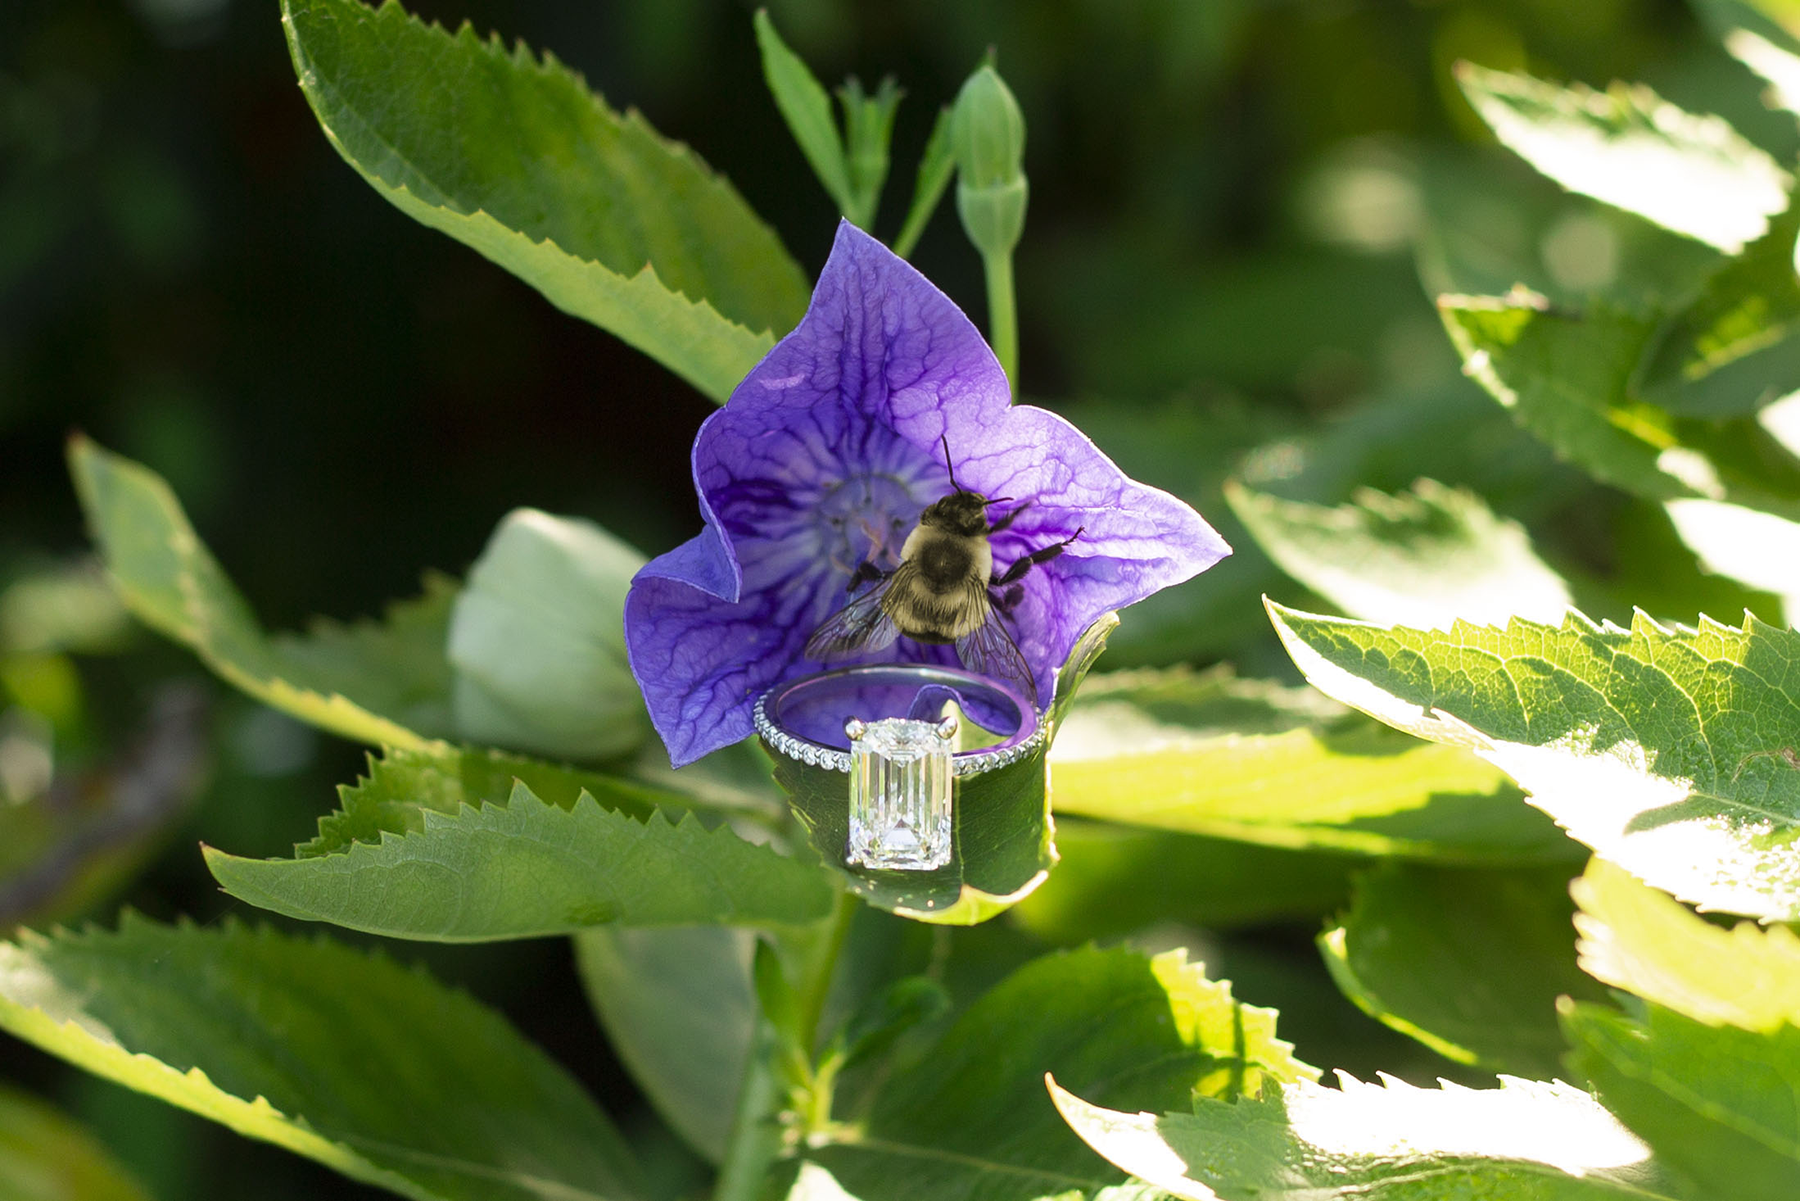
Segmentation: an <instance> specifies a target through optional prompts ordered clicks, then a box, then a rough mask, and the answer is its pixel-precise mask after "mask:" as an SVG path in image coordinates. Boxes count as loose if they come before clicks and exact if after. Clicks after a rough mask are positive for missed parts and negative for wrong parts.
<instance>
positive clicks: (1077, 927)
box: [1012, 817, 1368, 946]
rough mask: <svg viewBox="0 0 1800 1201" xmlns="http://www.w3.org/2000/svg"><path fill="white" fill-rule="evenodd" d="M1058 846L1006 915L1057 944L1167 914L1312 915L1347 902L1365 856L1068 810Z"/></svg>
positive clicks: (1185, 918)
mask: <svg viewBox="0 0 1800 1201" xmlns="http://www.w3.org/2000/svg"><path fill="white" fill-rule="evenodd" d="M1056 851H1057V855H1058V861H1057V864H1056V870H1055V871H1053V872H1051V873H1050V878H1049V879H1048V880H1046V881H1044V884H1043V887H1041V888H1039V889H1038V890H1037V891H1036V892H1034V893H1032V894H1031V895H1030V896H1028V897H1026V898H1025V899H1024V900H1023V901H1021V902H1019V904H1018V907H1017V908H1015V909H1014V910H1013V911H1012V920H1013V922H1014V923H1016V924H1018V925H1020V926H1023V927H1024V928H1025V929H1026V930H1028V931H1030V932H1031V934H1032V935H1033V936H1034V937H1036V938H1039V939H1041V940H1043V941H1044V942H1048V943H1052V944H1056V945H1061V946H1074V945H1078V944H1080V943H1084V942H1089V941H1092V940H1095V939H1101V940H1105V939H1116V938H1120V937H1123V936H1125V935H1128V934H1133V933H1136V932H1138V931H1140V930H1143V929H1146V928H1148V927H1150V926H1155V925H1158V924H1161V923H1166V922H1181V923H1183V924H1185V925H1190V926H1197V927H1201V928H1204V929H1212V930H1223V929H1231V928H1233V927H1237V926H1253V925H1260V924H1264V923H1267V922H1272V921H1282V920H1288V919H1294V918H1300V919H1312V920H1314V921H1317V920H1318V919H1319V918H1322V917H1324V916H1325V915H1326V914H1328V913H1331V912H1332V911H1333V910H1335V909H1337V908H1338V907H1340V906H1341V905H1343V904H1344V903H1346V902H1347V901H1348V900H1349V897H1350V875H1351V873H1352V872H1353V871H1354V870H1355V869H1357V868H1358V867H1361V866H1364V865H1365V864H1366V863H1367V862H1368V861H1367V860H1366V859H1365V858H1363V857H1362V856H1360V855H1344V854H1332V853H1326V852H1317V851H1290V850H1283V849H1281V848H1279V847H1266V846H1257V845H1256V844H1254V843H1248V842H1228V841H1226V840H1224V839H1218V838H1202V837H1199V836H1197V835H1193V834H1171V833H1168V832H1167V831H1163V830H1145V829H1134V828H1131V827H1127V826H1115V825H1110V824H1102V823H1098V822H1087V821H1082V820H1081V819H1079V818H1069V817H1059V818H1058V819H1057V822H1056Z"/></svg>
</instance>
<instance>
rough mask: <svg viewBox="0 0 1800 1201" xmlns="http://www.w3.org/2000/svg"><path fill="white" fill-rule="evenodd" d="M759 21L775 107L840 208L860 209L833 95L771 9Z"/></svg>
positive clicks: (758, 37) (758, 34) (765, 73)
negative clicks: (790, 44)
mask: <svg viewBox="0 0 1800 1201" xmlns="http://www.w3.org/2000/svg"><path fill="white" fill-rule="evenodd" d="M755 23H756V45H757V48H758V49H760V50H761V51H762V68H763V79H764V80H766V81H767V82H768V85H769V94H770V95H772V96H773V97H775V107H776V108H777V109H779V110H780V111H781V118H782V120H784V121H786V122H787V127H788V130H789V132H791V133H792V134H793V135H794V141H795V142H797V143H798V144H799V146H800V153H802V154H804V155H805V156H806V161H807V162H808V163H810V164H811V165H812V169H813V174H815V175H817V176H818V177H819V182H820V183H822V184H824V185H825V191H826V194H827V195H829V196H830V197H831V199H832V200H833V201H834V202H835V203H836V204H837V206H838V212H840V213H843V214H844V215H845V216H850V214H852V213H854V212H856V211H857V204H856V198H855V196H854V194H853V193H852V191H851V187H850V165H849V163H848V162H847V161H846V160H845V158H844V143H843V139H842V138H841V137H840V136H839V135H838V127H837V121H836V119H835V118H833V117H832V115H831V97H830V96H828V95H827V94H826V92H825V88H824V85H822V84H820V82H819V80H818V77H817V76H815V75H814V74H813V73H812V69H811V68H810V67H808V66H807V65H806V62H805V60H803V59H802V58H801V57H800V56H799V55H798V54H795V53H794V52H793V51H792V50H790V49H788V45H787V43H786V42H784V41H782V40H781V35H780V34H779V33H777V32H776V31H775V22H773V21H771V20H770V19H769V10H768V9H766V8H759V9H757V10H756V17H755ZM856 224H858V225H862V224H865V223H864V222H860V221H859V222H856Z"/></svg>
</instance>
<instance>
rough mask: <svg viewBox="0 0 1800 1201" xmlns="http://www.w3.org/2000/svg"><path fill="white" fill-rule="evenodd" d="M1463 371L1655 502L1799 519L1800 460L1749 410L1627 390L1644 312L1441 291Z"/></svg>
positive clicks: (1592, 466)
mask: <svg viewBox="0 0 1800 1201" xmlns="http://www.w3.org/2000/svg"><path fill="white" fill-rule="evenodd" d="M1438 310H1439V312H1440V313H1441V315H1442V316H1443V318H1444V324H1445V326H1446V327H1447V328H1448V329H1449V331H1450V337H1451V340H1452V341H1454V342H1455V343H1456V347H1457V349H1458V350H1459V351H1460V352H1461V354H1462V356H1463V370H1464V371H1465V372H1467V373H1468V374H1469V375H1470V376H1472V377H1473V378H1474V379H1475V380H1476V381H1477V382H1479V383H1480V384H1481V385H1482V387H1484V388H1486V389H1487V390H1488V391H1489V392H1490V393H1492V394H1493V396H1494V398H1495V399H1496V400H1498V401H1499V402H1500V403H1501V404H1502V405H1504V406H1505V407H1506V408H1507V409H1508V410H1510V411H1511V413H1512V415H1513V419H1514V420H1516V421H1517V422H1518V423H1519V424H1520V425H1521V426H1523V427H1524V428H1525V429H1527V430H1529V431H1530V432H1531V433H1533V434H1535V435H1536V436H1537V437H1539V438H1541V439H1543V441H1544V442H1546V443H1548V444H1549V445H1550V447H1551V448H1552V449H1554V450H1555V451H1556V452H1557V454H1559V455H1561V456H1562V457H1563V458H1565V459H1568V460H1569V461H1570V462H1572V463H1574V464H1576V465H1577V466H1579V467H1581V468H1583V469H1584V470H1586V471H1587V472H1589V473H1590V474H1592V475H1593V476H1594V477H1595V478H1597V479H1599V480H1601V481H1603V482H1605V483H1608V484H1612V485H1614V486H1615V487H1619V488H1623V489H1624V490H1625V491H1627V492H1634V493H1636V494H1638V495H1639V496H1643V497H1645V498H1647V499H1649V500H1654V501H1668V500H1674V499H1678V498H1682V497H1699V498H1703V499H1707V500H1718V501H1729V502H1731V503H1734V504H1742V505H1746V506H1748V507H1750V508H1756V509H1762V510H1765V511H1767V512H1773V513H1777V514H1780V515H1783V516H1787V517H1790V518H1792V517H1800V462H1797V461H1796V460H1795V458H1794V456H1793V455H1792V454H1790V453H1788V452H1787V451H1786V450H1785V449H1784V448H1783V447H1782V446H1781V444H1780V443H1779V442H1777V441H1776V440H1775V439H1774V438H1773V437H1772V436H1771V435H1770V434H1769V432H1768V431H1767V430H1765V429H1763V427H1762V426H1760V425H1759V424H1757V423H1756V422H1755V421H1754V420H1752V419H1750V418H1748V417H1744V418H1739V419H1738V420H1735V421H1728V422H1704V421H1697V420H1693V419H1683V418H1679V417H1674V416H1671V415H1670V414H1668V413H1666V412H1664V411H1663V410H1661V409H1658V408H1655V407H1654V406H1652V405H1648V404H1645V403H1643V402H1642V401H1640V400H1637V399H1635V398H1634V397H1633V395H1632V394H1631V392H1630V386H1631V380H1632V376H1633V374H1634V372H1635V371H1636V370H1637V364H1638V362H1639V361H1640V360H1641V359H1642V358H1643V357H1644V355H1645V354H1646V353H1647V349H1648V347H1649V345H1650V341H1651V336H1652V332H1653V325H1652V323H1651V321H1650V320H1648V319H1647V318H1643V317H1638V316H1634V315H1632V314H1629V313H1626V312H1624V311H1622V310H1618V309H1614V308H1610V307H1608V306H1606V305H1603V304H1595V305H1593V306H1591V307H1590V308H1589V309H1588V310H1587V311H1586V312H1585V313H1581V314H1573V313H1567V312H1563V311H1560V310H1555V309H1551V308H1549V307H1548V306H1547V303H1546V302H1545V301H1544V299H1543V297H1541V296H1536V295H1533V294H1531V293H1527V292H1518V291H1515V292H1513V293H1511V294H1509V295H1507V296H1504V297H1468V296H1443V297H1439V299H1438Z"/></svg>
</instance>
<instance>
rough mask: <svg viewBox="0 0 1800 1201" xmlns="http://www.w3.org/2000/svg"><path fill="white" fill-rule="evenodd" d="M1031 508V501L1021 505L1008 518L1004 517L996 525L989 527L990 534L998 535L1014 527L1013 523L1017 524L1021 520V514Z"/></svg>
mask: <svg viewBox="0 0 1800 1201" xmlns="http://www.w3.org/2000/svg"><path fill="white" fill-rule="evenodd" d="M1030 507H1031V502H1030V501H1026V502H1025V503H1023V504H1021V505H1020V506H1019V507H1018V508H1016V509H1014V510H1012V512H1010V513H1008V514H1007V515H1006V516H1004V517H1002V518H1001V519H1000V520H999V521H996V522H995V523H994V524H992V525H990V526H988V533H990V534H998V533H999V532H1000V531H1001V530H1004V529H1006V528H1008V527H1009V526H1011V525H1012V523H1013V522H1015V521H1017V520H1018V519H1019V514H1021V513H1023V512H1024V511H1025V510H1026V509H1029V508H1030Z"/></svg>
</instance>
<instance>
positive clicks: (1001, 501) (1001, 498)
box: [988, 496, 1012, 505]
mask: <svg viewBox="0 0 1800 1201" xmlns="http://www.w3.org/2000/svg"><path fill="white" fill-rule="evenodd" d="M1011 499H1012V497H1010V496H996V497H995V498H994V499H993V500H990V501H988V504H990V505H1003V504H1005V503H1006V502H1007V501H1009V500H1011Z"/></svg>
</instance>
